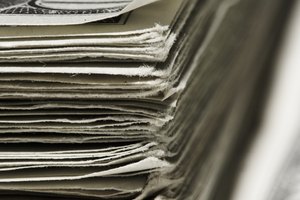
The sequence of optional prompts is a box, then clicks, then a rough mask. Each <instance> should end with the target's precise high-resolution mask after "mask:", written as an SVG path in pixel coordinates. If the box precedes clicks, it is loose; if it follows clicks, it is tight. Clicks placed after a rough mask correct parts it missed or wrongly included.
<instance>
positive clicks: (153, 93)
mask: <svg viewBox="0 0 300 200" xmlns="http://www.w3.org/2000/svg"><path fill="white" fill-rule="evenodd" d="M274 2H275V1H274ZM274 2H271V1H267V0H263V1H251V0H243V1H238V0H222V1H220V0H210V1H199V0H160V1H156V0H86V1H84V0H10V1H8V0H0V25H1V31H0V65H1V67H0V134H1V137H0V143H1V145H0V149H1V150H0V151H1V153H0V199H147V198H150V199H155V198H156V199H168V198H170V199H196V197H198V196H199V195H200V194H199V193H201V195H200V196H202V197H203V198H204V199H205V198H206V197H208V196H209V194H210V192H212V188H213V185H214V184H215V182H216V180H217V177H218V175H219V173H220V171H221V169H220V166H222V163H223V161H224V158H225V157H226V155H227V154H228V152H229V150H228V149H226V147H228V146H230V145H228V143H230V142H233V141H234V140H231V139H232V138H233V137H235V136H236V135H238V134H237V133H236V131H235V127H233V128H232V127H231V126H228V127H226V126H225V124H226V123H227V122H228V123H230V120H229V118H230V116H231V115H232V117H235V118H237V119H241V120H242V118H239V117H238V116H239V115H233V114H232V112H233V111H234V110H235V106H240V107H242V108H244V107H247V106H246V105H248V104H250V103H249V101H250V100H249V99H247V95H246V96H243V94H244V93H246V94H252V93H251V92H252V91H254V90H255V89H254V85H255V82H256V81H257V77H258V74H259V72H260V71H262V70H263V65H259V64H258V65H256V68H257V69H256V70H254V71H253V70H252V65H251V64H253V63H254V60H255V62H256V61H257V57H258V56H260V55H259V54H258V53H257V52H258V51H257V49H256V48H255V47H253V48H252V47H251V44H252V43H253V42H256V43H261V44H262V43H264V45H265V46H264V47H265V49H266V51H267V50H268V49H271V44H272V42H271V38H270V37H267V36H266V32H267V30H270V29H271V28H272V27H273V26H271V25H272V23H269V21H270V19H271V17H269V18H268V16H273V15H275V14H274V13H275V12H270V13H267V14H266V13H265V12H263V9H259V8H261V7H264V6H265V7H268V6H270V7H274V9H273V10H275V7H276V6H278V5H279V3H277V4H276V3H275V4H274ZM276 2H279V0H276ZM276 8H277V7H276ZM277 9H279V7H278V8H277ZM253 10H255V12H254V11H253ZM276 13H277V12H276ZM265 15H267V17H265V18H264V16H265ZM237 16H238V17H237ZM259 16H260V17H261V24H263V25H264V26H261V27H263V28H262V30H261V31H258V32H257V34H256V35H254V36H253V37H251V39H245V42H244V43H243V45H242V44H241V43H240V42H239V41H241V40H243V41H244V38H247V37H248V35H247V33H249V32H250V31H251V30H256V26H259V25H258V24H256V23H253V20H252V19H254V18H256V17H259ZM272 19H273V18H272ZM251 20H252V21H251ZM268 20H269V21H268ZM245 21H246V22H247V23H244V22H245ZM261 27H260V26H259V27H258V28H257V29H259V28H261ZM224 37H225V38H224ZM241 38H242V39H241ZM262 41H264V42H262ZM268 41H270V42H269V43H268ZM246 44H247V45H248V46H250V47H251V48H250V47H249V48H248V47H247V48H246V47H245V46H246ZM239 56H244V57H245V58H246V59H248V60H251V61H253V62H252V63H251V62H249V63H250V64H247V65H246V66H243V67H241V65H243V64H241V63H242V62H240V63H239V59H238V57H239ZM259 59H260V58H259ZM259 66H260V67H259ZM246 78H247V80H248V81H247V83H246V84H245V82H244V80H245V79H246ZM242 84H244V86H245V87H243V88H241V85H242ZM241 91H244V93H242V92H241ZM228 94H230V95H228ZM236 99H240V102H242V103H239V104H238V105H236V104H234V102H235V100H236ZM240 110H241V111H240V112H241V113H242V112H243V111H244V110H243V109H240ZM230 128H232V130H231V129H230ZM221 130H224V132H225V130H226V133H228V134H227V135H228V136H227V138H225V140H224V144H221V143H220V142H219V141H221V139H220V138H222V137H225V136H224V134H225V133H224V134H221V132H222V131H221ZM221 136H222V137H221ZM222 141H223V140H222ZM214 142H215V144H214ZM218 142H219V143H220V144H219V143H218ZM212 144H214V145H212ZM208 146H209V148H208ZM213 147H214V148H213ZM204 155H205V156H204ZM214 163H217V164H216V165H214ZM196 171H197V172H198V171H199V173H196ZM193 174H195V176H193ZM196 175H197V176H196ZM200 180H201V181H203V182H201V181H200ZM196 183H198V184H196ZM191 191H193V192H191ZM189 196H190V197H189Z"/></svg>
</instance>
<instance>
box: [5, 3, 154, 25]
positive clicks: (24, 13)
mask: <svg viewBox="0 0 300 200" xmlns="http://www.w3.org/2000/svg"><path fill="white" fill-rule="evenodd" d="M155 1H157V0H87V1H83V0H64V1H62V0H10V1H8V0H0V25H14V26H15V25H17V26H18V25H25V26H30V25H71V24H83V23H88V22H93V21H98V20H103V19H108V18H112V17H116V16H120V15H121V14H124V13H127V12H129V11H131V10H134V9H136V8H139V7H141V6H144V5H147V4H150V3H152V2H155Z"/></svg>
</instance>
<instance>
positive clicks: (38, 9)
mask: <svg viewBox="0 0 300 200" xmlns="http://www.w3.org/2000/svg"><path fill="white" fill-rule="evenodd" d="M131 1H132V0H123V1H122V0H121V1H113V0H111V1H105V0H104V1H103V0H102V1H101V0H99V1H97V2H96V1H94V2H88V1H87V3H84V1H81V2H80V1H76V0H75V1H74V2H73V3H72V2H71V1H61V2H51V1H50V2H48V1H43V0H0V14H13V15H18V14H22V15H24V14H39V15H43V14H45V15H78V14H80V15H90V14H100V13H117V12H120V11H121V10H122V9H124V8H125V7H126V5H127V4H128V3H130V2H131Z"/></svg>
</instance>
